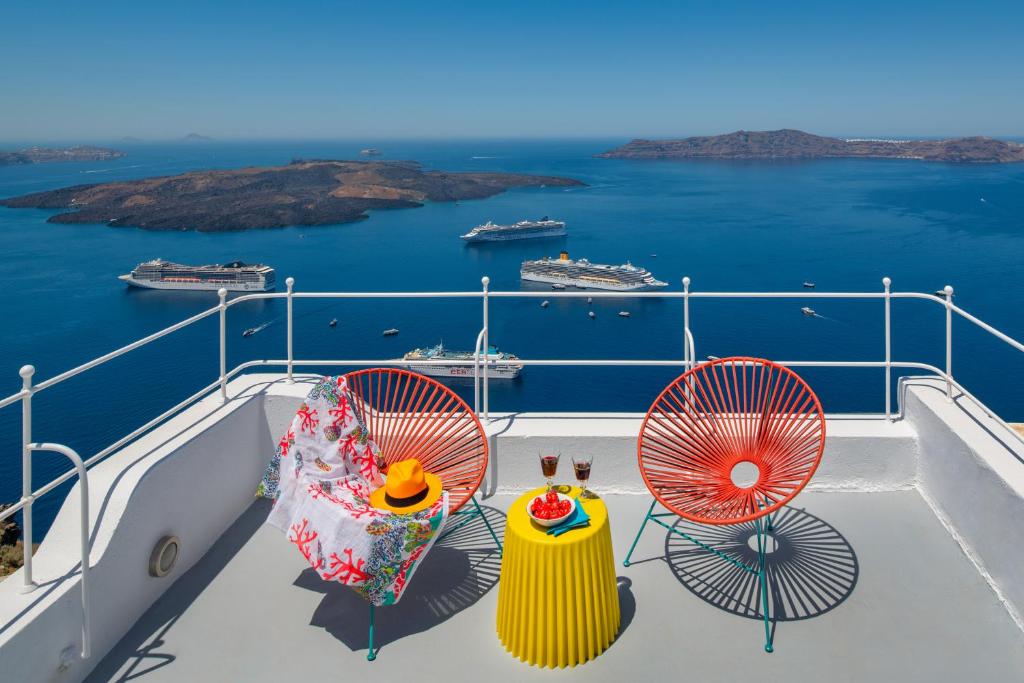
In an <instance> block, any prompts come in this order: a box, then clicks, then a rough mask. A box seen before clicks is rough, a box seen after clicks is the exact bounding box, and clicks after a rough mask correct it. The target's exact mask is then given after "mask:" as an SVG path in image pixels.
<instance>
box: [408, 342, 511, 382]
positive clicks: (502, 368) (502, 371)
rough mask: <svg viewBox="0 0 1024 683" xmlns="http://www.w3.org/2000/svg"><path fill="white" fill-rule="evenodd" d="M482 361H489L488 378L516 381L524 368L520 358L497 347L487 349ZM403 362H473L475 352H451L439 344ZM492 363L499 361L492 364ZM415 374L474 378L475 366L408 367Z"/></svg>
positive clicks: (420, 351) (413, 354)
mask: <svg viewBox="0 0 1024 683" xmlns="http://www.w3.org/2000/svg"><path fill="white" fill-rule="evenodd" d="M482 359H486V360H487V361H488V365H487V376H488V377H491V378H497V379H515V378H516V377H518V376H519V373H520V372H521V371H522V369H523V366H522V364H521V363H516V362H515V361H517V360H519V358H518V357H516V356H513V355H512V354H511V353H503V352H501V351H498V349H496V348H495V347H493V346H491V347H489V348H488V349H487V353H486V355H485V356H483V357H482ZM402 360H406V361H424V360H425V361H430V360H463V361H465V360H468V361H471V360H473V352H471V351H449V350H448V349H446V348H444V344H438V345H437V346H432V347H430V348H427V349H413V350H412V351H410V352H409V353H407V354H405V356H403V357H402ZM490 361H497V362H496V363H491V362H490ZM407 367H408V368H409V369H410V370H412V371H413V372H419V373H422V374H424V375H429V376H430V377H472V376H473V366H472V365H445V364H443V363H438V364H436V365H428V364H423V365H420V364H416V365H409V366H407Z"/></svg>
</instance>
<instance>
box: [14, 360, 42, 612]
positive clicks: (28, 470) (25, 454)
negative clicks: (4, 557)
mask: <svg viewBox="0 0 1024 683" xmlns="http://www.w3.org/2000/svg"><path fill="white" fill-rule="evenodd" d="M35 371H36V369H35V368H34V367H32V366H31V365H25V366H23V367H22V368H21V370H19V371H18V374H19V375H21V390H22V391H23V392H24V397H23V398H22V399H21V500H22V502H24V504H25V506H24V507H23V508H21V517H22V532H21V541H22V555H23V556H24V565H23V568H22V576H23V577H24V581H23V583H22V586H21V592H22V593H31V592H32V591H34V590H35V589H36V588H38V586H37V585H36V583H35V582H34V581H33V580H32V501H33V499H34V497H33V496H32V448H31V445H32V375H33V374H35Z"/></svg>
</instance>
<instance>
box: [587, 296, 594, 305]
mask: <svg viewBox="0 0 1024 683" xmlns="http://www.w3.org/2000/svg"><path fill="white" fill-rule="evenodd" d="M587 303H588V304H592V303H594V297H592V296H588V297H587Z"/></svg>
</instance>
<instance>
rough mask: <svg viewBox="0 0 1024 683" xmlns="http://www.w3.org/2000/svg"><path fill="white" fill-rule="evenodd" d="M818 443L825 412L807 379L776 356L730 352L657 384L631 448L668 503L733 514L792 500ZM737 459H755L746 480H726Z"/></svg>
mask: <svg viewBox="0 0 1024 683" xmlns="http://www.w3.org/2000/svg"><path fill="white" fill-rule="evenodd" d="M824 447H825V416H824V414H823V412H822V409H821V403H820V402H819V401H818V397H817V396H815V395H814V392H813V391H811V389H810V387H808V386H807V383H806V382H804V381H803V380H802V379H801V378H800V377H799V376H798V375H797V374H796V373H794V372H793V371H792V370H790V369H788V368H786V367H784V366H782V365H779V364H777V363H772V362H771V361H767V360H763V359H760V358H740V357H738V358H724V359H721V360H716V361H712V362H710V363H705V364H702V365H699V366H697V367H695V368H693V369H692V370H690V371H688V372H686V373H684V374H683V375H681V376H680V377H678V378H677V379H676V380H675V381H674V382H672V383H671V384H670V385H669V386H668V387H666V388H665V390H664V391H663V392H662V393H661V394H660V395H659V396H658V398H657V399H656V400H655V401H654V403H653V405H651V408H650V410H649V411H648V412H647V416H646V417H645V418H644V421H643V424H642V426H641V428H640V438H639V440H638V448H637V450H638V457H639V461H640V472H641V474H642V475H643V478H644V481H645V483H646V484H647V487H648V488H649V489H650V491H651V493H652V494H653V495H654V497H655V498H656V499H657V500H658V502H660V503H661V504H662V505H663V506H665V507H666V508H667V509H669V510H671V511H672V512H674V513H676V514H677V515H679V516H680V517H684V518H686V519H689V520H691V521H694V522H700V523H704V524H738V523H741V522H748V521H751V520H754V519H757V518H759V517H762V516H764V515H767V514H771V513H772V512H774V511H776V510H778V509H779V508H780V507H782V506H783V505H785V504H786V503H787V502H789V501H790V500H792V498H793V497H794V496H796V494H797V493H799V492H800V490H801V489H802V488H803V487H804V486H805V485H806V484H807V482H808V481H810V479H811V476H812V475H813V474H814V471H815V469H817V467H818V463H819V462H820V461H821V454H822V451H823V450H824ZM740 463H748V464H747V465H744V467H746V468H748V469H750V470H753V467H756V474H755V476H754V478H753V480H752V482H750V485H747V483H748V482H741V483H742V484H743V485H742V486H741V485H737V483H734V481H733V475H734V469H736V466H737V465H739V464H740ZM751 465H753V467H751Z"/></svg>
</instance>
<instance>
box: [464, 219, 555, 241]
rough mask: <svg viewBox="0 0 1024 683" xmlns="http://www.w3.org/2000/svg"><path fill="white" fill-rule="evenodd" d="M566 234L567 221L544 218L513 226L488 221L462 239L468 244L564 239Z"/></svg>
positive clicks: (520, 222)
mask: <svg viewBox="0 0 1024 683" xmlns="http://www.w3.org/2000/svg"><path fill="white" fill-rule="evenodd" d="M565 234H566V231H565V221H553V220H551V219H549V218H548V217H547V216H544V218H541V219H540V220H539V221H519V222H518V223H513V224H512V225H498V224H496V223H492V222H490V221H487V222H486V223H484V224H483V225H478V226H476V227H475V228H473V229H472V230H470V231H469V232H467V233H466V234H465V235H462V239H464V240H466V241H467V242H500V241H504V240H525V239H531V238H535V237H563V236H565Z"/></svg>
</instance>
